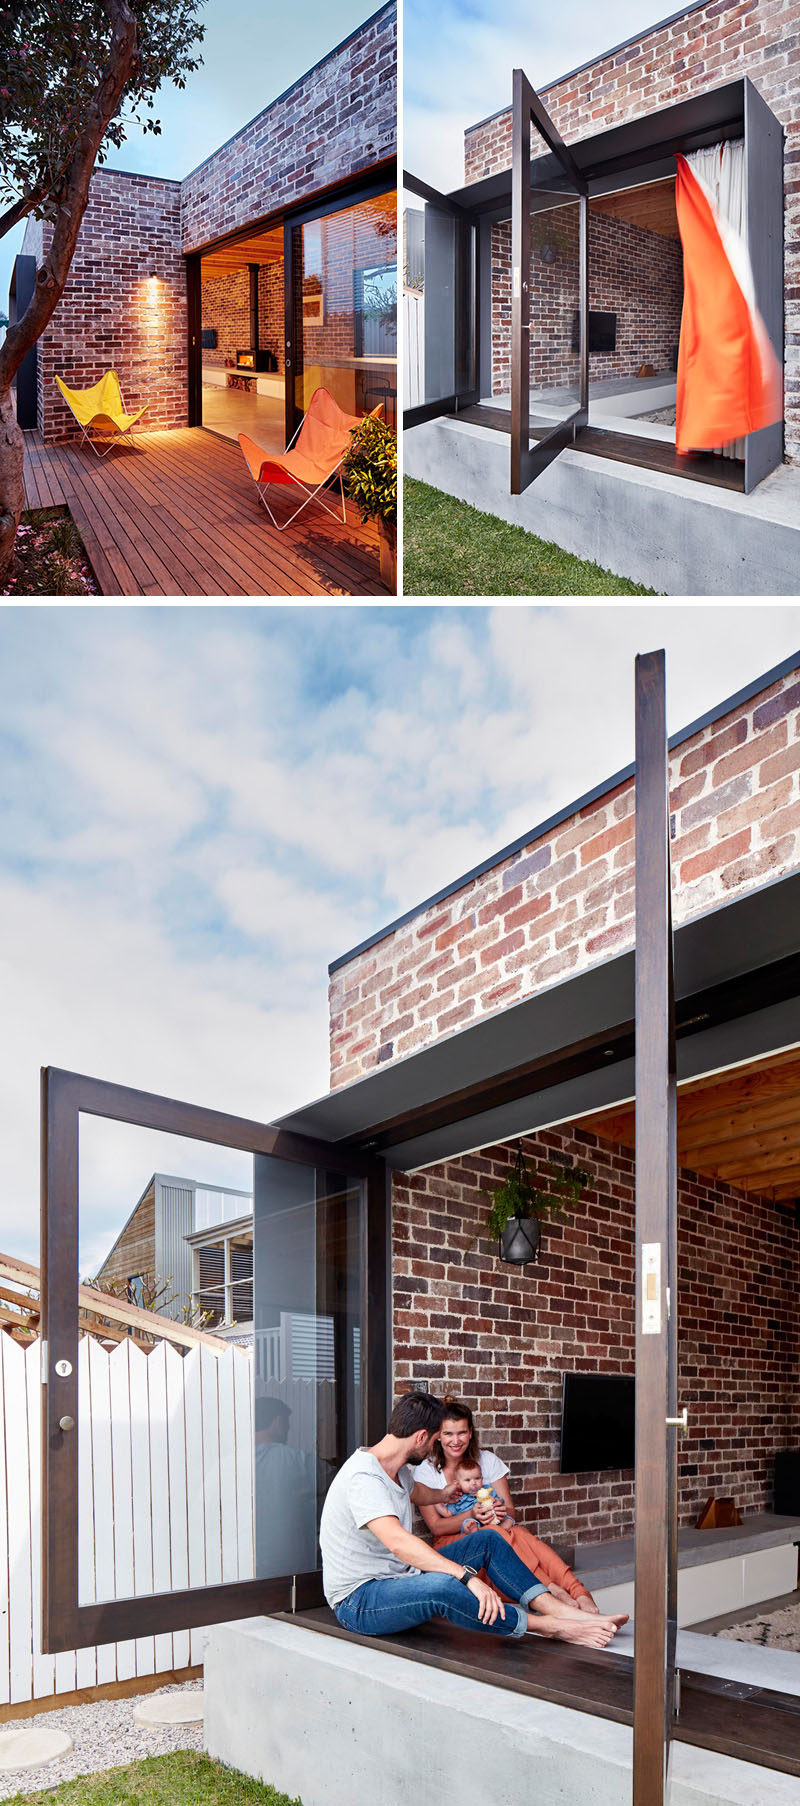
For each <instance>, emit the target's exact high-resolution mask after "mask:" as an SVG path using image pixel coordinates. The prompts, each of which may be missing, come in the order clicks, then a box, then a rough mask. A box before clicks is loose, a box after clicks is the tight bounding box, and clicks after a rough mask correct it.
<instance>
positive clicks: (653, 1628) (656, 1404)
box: [633, 652, 678, 1806]
mask: <svg viewBox="0 0 800 1806" xmlns="http://www.w3.org/2000/svg"><path fill="white" fill-rule="evenodd" d="M676 1097H677V1091H676V1077H675V1002H674V989H673V961H672V904H671V865H670V848H669V770H668V752H667V731H666V700H665V682H664V654H663V652H651V653H645V654H643V655H641V656H640V657H638V658H637V660H636V1505H635V1512H636V1520H635V1523H636V1530H635V1573H634V1596H635V1607H634V1610H635V1624H634V1684H633V1801H634V1806H664V1801H665V1798H666V1785H667V1773H668V1765H669V1749H670V1736H671V1728H672V1722H673V1712H674V1694H675V1638H676V1628H677V1541H678V1528H677V1526H678V1514H677V1451H676V1443H675V1438H676V1435H677V1197H676V1184H677V1155H676Z"/></svg>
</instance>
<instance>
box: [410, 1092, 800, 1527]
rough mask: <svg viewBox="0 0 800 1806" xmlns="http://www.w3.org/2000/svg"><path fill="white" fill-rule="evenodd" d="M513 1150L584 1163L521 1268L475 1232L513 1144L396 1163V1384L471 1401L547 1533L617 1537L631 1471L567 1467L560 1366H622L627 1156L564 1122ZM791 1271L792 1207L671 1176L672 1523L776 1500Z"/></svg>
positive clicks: (794, 1371) (788, 1415)
mask: <svg viewBox="0 0 800 1806" xmlns="http://www.w3.org/2000/svg"><path fill="white" fill-rule="evenodd" d="M525 1151H526V1154H528V1155H530V1156H532V1157H534V1158H535V1157H536V1156H537V1155H538V1156H540V1157H543V1158H545V1159H551V1158H553V1156H555V1157H556V1158H558V1157H561V1158H566V1159H567V1161H568V1162H569V1163H570V1164H571V1163H573V1162H576V1163H577V1164H578V1165H580V1166H585V1167H586V1168H588V1169H589V1171H590V1172H591V1173H592V1175H593V1178H592V1185H591V1189H590V1190H588V1191H587V1192H586V1193H585V1194H584V1196H583V1198H582V1199H581V1200H580V1203H579V1205H578V1208H577V1210H576V1211H575V1212H574V1213H573V1214H572V1215H571V1217H570V1218H569V1219H568V1220H567V1221H566V1222H565V1223H563V1224H561V1225H559V1224H551V1225H546V1226H545V1228H544V1230H543V1238H544V1240H543V1257H542V1260H541V1262H540V1263H539V1264H538V1265H536V1266H535V1267H530V1268H528V1269H527V1270H526V1272H525V1273H524V1274H523V1273H522V1271H521V1269H520V1268H518V1267H511V1266H507V1265H503V1264H502V1263H501V1262H499V1261H498V1260H497V1258H496V1256H495V1254H494V1252H493V1249H490V1247H489V1244H488V1242H487V1239H486V1236H485V1233H484V1216H485V1210H486V1202H485V1199H484V1198H483V1196H482V1193H483V1191H484V1189H485V1188H487V1187H489V1188H491V1187H492V1186H493V1185H494V1184H495V1183H496V1182H497V1181H499V1180H500V1178H501V1177H503V1176H505V1173H506V1172H507V1170H508V1167H509V1166H510V1165H511V1164H512V1163H513V1160H514V1158H515V1154H516V1150H515V1149H510V1148H504V1147H499V1148H488V1149H484V1150H483V1152H482V1153H480V1154H470V1155H466V1156H465V1157H464V1158H463V1159H461V1160H457V1161H450V1162H448V1163H447V1164H445V1165H441V1166H437V1167H431V1168H429V1169H428V1171H427V1172H423V1173H419V1174H416V1175H414V1176H412V1177H405V1176H400V1175H395V1178H394V1182H393V1213H392V1214H393V1248H394V1260H393V1270H394V1361H395V1366H394V1379H395V1390H396V1391H403V1390H408V1389H409V1387H410V1386H411V1385H412V1384H415V1385H417V1384H418V1385H425V1386H430V1387H431V1389H432V1390H433V1391H434V1392H436V1393H439V1394H442V1393H444V1392H450V1393H452V1394H455V1395H457V1396H459V1397H463V1398H466V1400H467V1401H468V1403H469V1404H470V1405H471V1406H472V1408H473V1410H474V1411H475V1413H476V1417H477V1420H478V1424H479V1428H480V1431H481V1434H482V1437H483V1441H484V1443H485V1445H486V1447H487V1448H493V1449H495V1450H496V1452H497V1453H498V1454H499V1455H500V1456H501V1457H502V1458H503V1460H505V1461H508V1463H509V1465H510V1468H511V1478H510V1484H511V1488H512V1493H513V1496H514V1498H515V1501H516V1502H517V1503H519V1504H520V1505H521V1506H522V1508H523V1511H524V1514H525V1517H526V1520H527V1522H528V1523H529V1524H530V1525H532V1526H534V1525H535V1526H536V1528H537V1529H538V1530H539V1531H540V1532H541V1534H542V1535H543V1536H545V1537H549V1538H555V1539H562V1540H563V1539H566V1540H567V1541H568V1542H584V1543H585V1542H593V1541H597V1540H599V1539H602V1538H603V1537H608V1536H624V1535H628V1534H630V1532H631V1530H632V1525H633V1475H632V1473H619V1472H611V1473H606V1474H602V1475H600V1474H596V1473H594V1474H581V1475H569V1474H564V1475H562V1474H561V1473H560V1472H559V1447H560V1424H561V1378H562V1374H563V1373H565V1372H582V1373H633V1370H634V1354H633V1347H634V1160H633V1153H632V1151H631V1150H630V1149H624V1148H617V1147H614V1146H612V1145H611V1143H609V1142H601V1141H598V1139H597V1137H596V1136H594V1135H591V1134H587V1133H586V1132H583V1131H580V1130H571V1129H569V1128H566V1129H563V1130H557V1131H547V1132H545V1133H543V1134H541V1135H539V1136H536V1137H532V1138H531V1139H530V1140H529V1141H528V1142H526V1143H525ZM476 1237H477V1238H478V1241H477V1244H476V1242H475V1238H476ZM798 1284H800V1241H799V1239H798V1232H797V1230H796V1228H795V1226H794V1221H793V1217H792V1215H791V1214H790V1213H781V1212H780V1211H779V1210H778V1209H777V1208H776V1207H775V1206H773V1205H768V1204H766V1203H762V1202H761V1201H760V1200H758V1199H755V1198H752V1197H745V1196H744V1195H743V1194H742V1193H739V1192H735V1191H732V1190H731V1189H730V1188H729V1187H726V1186H724V1185H720V1184H717V1183H712V1182H711V1181H706V1180H703V1179H697V1178H696V1177H695V1176H694V1175H693V1174H691V1173H681V1175H680V1181H679V1297H678V1310H679V1318H678V1334H679V1349H680V1353H679V1363H680V1400H681V1406H683V1405H684V1404H686V1405H687V1406H688V1410H689V1425H690V1429H689V1435H688V1437H687V1438H686V1439H685V1440H682V1441H681V1442H680V1444H679V1471H680V1481H679V1484H680V1516H681V1522H682V1523H687V1524H691V1523H693V1522H694V1520H695V1518H696V1516H697V1513H698V1511H699V1509H700V1506H701V1505H702V1504H703V1503H704V1502H705V1500H706V1498H708V1496H709V1495H710V1494H711V1493H717V1494H726V1495H727V1494H732V1495H733V1497H734V1498H735V1500H736V1503H737V1505H738V1507H739V1509H740V1511H759V1510H764V1509H766V1508H768V1506H769V1505H770V1503H771V1484H772V1463H773V1457H774V1454H775V1451H776V1449H779V1448H786V1447H790V1446H792V1445H793V1444H794V1443H795V1442H796V1440H797V1436H798V1430H799V1429H800V1422H799V1421H798V1409H797V1387H798V1377H800V1376H799V1374H798V1354H799V1353H800V1349H799V1347H798V1326H797V1311H796V1300H797V1290H798Z"/></svg>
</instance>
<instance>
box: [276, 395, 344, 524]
mask: <svg viewBox="0 0 800 1806" xmlns="http://www.w3.org/2000/svg"><path fill="white" fill-rule="evenodd" d="M304 423H305V414H304V415H303V419H302V420H301V421H300V425H299V426H298V427H296V428H295V431H294V432H293V433H292V437H291V439H290V440H289V443H288V445H287V447H286V451H287V452H288V451H291V449H292V446H293V445H294V442H295V439H296V438H297V436H298V433H299V432H300V430H301V428H302V426H303V425H304ZM346 457H347V453H346V451H344V452H342V455H341V458H340V459H339V462H338V464H337V465H336V466H335V467H334V469H333V470H331V471H329V472H328V475H327V476H326V477H323V478H322V481H321V482H320V483H318V484H317V487H316V489H309V487H308V485H307V484H306V483H302V482H301V481H300V478H299V477H293V476H292V475H291V474H290V473H288V472H287V475H286V476H285V477H284V478H283V480H282V482H281V481H280V479H278V478H276V477H264V478H263V479H262V477H261V475H260V474H259V476H257V477H256V489H257V490H258V499H259V501H260V502H263V504H264V507H265V508H266V510H267V513H268V515H269V518H270V520H271V521H272V525H273V527H274V528H275V531H276V533H285V532H286V528H287V527H290V526H291V524H292V521H295V520H296V519H297V516H298V514H302V512H303V509H304V508H307V507H308V504H309V502H315V501H316V502H319V505H320V508H324V510H325V513H326V514H329V515H330V516H331V519H332V520H338V519H339V509H338V507H336V508H331V507H330V506H329V504H328V502H325V501H323V499H322V495H321V491H322V490H323V489H325V488H326V486H327V484H328V483H330V482H332V480H333V478H334V477H337V476H338V478H339V488H340V490H341V496H342V522H343V524H344V525H345V526H346V524H347V512H346V509H345V498H344V476H343V474H342V465H343V463H344V460H345V458H346ZM264 463H265V464H268V463H269V453H268V452H265V454H264ZM262 469H263V466H262ZM271 482H272V483H275V482H280V487H281V488H285V487H286V486H287V484H288V485H289V486H290V487H291V485H292V484H295V485H296V486H297V488H298V489H302V491H303V494H304V496H305V498H306V499H305V501H304V502H301V503H300V506H299V507H298V508H295V511H294V514H290V515H289V518H288V520H285V521H284V522H283V525H282V526H281V525H280V523H279V522H278V521H277V520H276V519H275V516H274V514H273V512H272V509H271V508H270V505H269V502H268V501H267V497H266V494H265V491H266V490H267V489H269V486H270V483H271Z"/></svg>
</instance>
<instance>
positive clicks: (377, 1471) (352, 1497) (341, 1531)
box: [319, 1449, 420, 1606]
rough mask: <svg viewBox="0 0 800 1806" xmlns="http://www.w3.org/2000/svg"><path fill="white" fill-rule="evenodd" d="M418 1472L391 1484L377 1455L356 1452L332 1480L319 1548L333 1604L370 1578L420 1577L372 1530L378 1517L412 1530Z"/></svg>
mask: <svg viewBox="0 0 800 1806" xmlns="http://www.w3.org/2000/svg"><path fill="white" fill-rule="evenodd" d="M419 1472H420V1469H419V1468H415V1467H414V1468H412V1467H401V1469H400V1472H399V1474H398V1476H397V1479H396V1480H391V1479H390V1478H389V1475H388V1474H387V1473H386V1471H385V1469H384V1468H382V1467H381V1464H380V1462H379V1460H378V1458H377V1456H376V1455H372V1454H370V1451H369V1449H356V1452H355V1454H354V1455H351V1456H350V1458H349V1460H348V1461H345V1463H344V1466H343V1467H340V1469H339V1472H338V1474H336V1476H335V1478H334V1479H333V1480H332V1481H331V1484H330V1487H329V1489H328V1496H327V1498H326V1500H325V1504H324V1505H323V1507H322V1518H321V1520H320V1526H319V1546H320V1548H321V1550H322V1586H323V1590H324V1593H325V1598H326V1599H327V1601H328V1604H329V1605H330V1606H336V1605H340V1604H341V1602H342V1600H343V1599H347V1598H348V1597H349V1595H350V1594H351V1593H354V1592H355V1589H356V1587H360V1586H363V1584H364V1581H365V1580H390V1579H395V1578H396V1577H397V1576H398V1575H399V1574H418V1573H419V1569H418V1568H411V1567H409V1566H408V1564H407V1563H406V1562H404V1561H399V1560H398V1558H397V1556H396V1555H391V1554H390V1552H389V1550H388V1549H387V1548H386V1546H385V1544H383V1543H382V1542H380V1541H379V1540H378V1537H377V1536H373V1534H372V1531H371V1530H368V1529H367V1525H368V1524H369V1523H371V1521H372V1519H373V1518H390V1517H391V1518H397V1519H398V1521H399V1522H400V1523H401V1524H402V1526H403V1529H404V1530H411V1528H412V1522H413V1513H412V1510H411V1488H412V1486H413V1485H414V1482H415V1480H416V1478H417V1475H418V1473H419Z"/></svg>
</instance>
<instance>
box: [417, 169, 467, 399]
mask: <svg viewBox="0 0 800 1806" xmlns="http://www.w3.org/2000/svg"><path fill="white" fill-rule="evenodd" d="M475 256H476V243H475V227H474V226H473V225H472V223H471V222H470V221H468V220H465V219H459V218H457V217H456V216H455V215H454V214H452V213H449V212H447V211H446V210H445V209H444V208H443V207H437V206H435V205H434V204H433V203H432V202H430V201H428V200H422V199H421V198H420V197H419V196H418V195H415V194H413V193H412V192H411V191H410V190H408V189H407V190H405V191H404V195H403V325H404V333H405V338H404V345H405V353H404V356H405V363H404V371H403V406H404V407H405V408H416V407H422V406H424V405H425V404H426V403H428V402H433V401H442V400H445V399H446V398H447V397H448V396H450V395H463V394H465V393H469V392H471V391H472V390H473V389H474V388H475V383H476V373H475Z"/></svg>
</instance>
